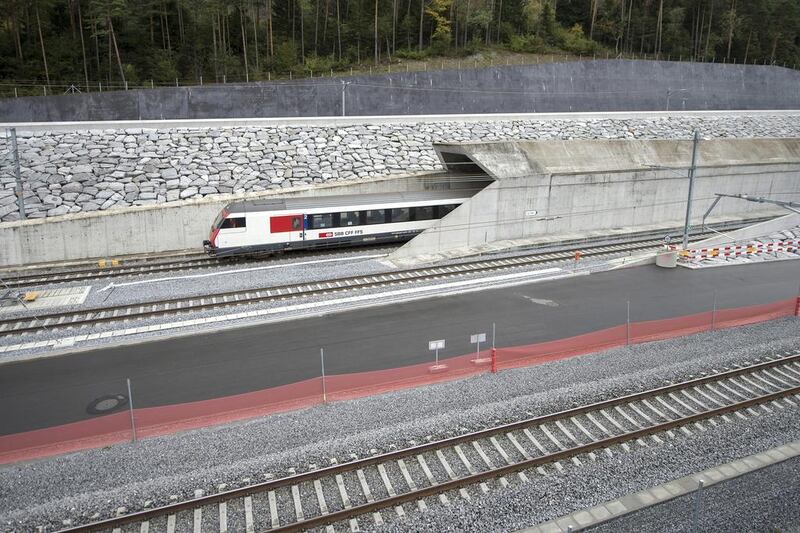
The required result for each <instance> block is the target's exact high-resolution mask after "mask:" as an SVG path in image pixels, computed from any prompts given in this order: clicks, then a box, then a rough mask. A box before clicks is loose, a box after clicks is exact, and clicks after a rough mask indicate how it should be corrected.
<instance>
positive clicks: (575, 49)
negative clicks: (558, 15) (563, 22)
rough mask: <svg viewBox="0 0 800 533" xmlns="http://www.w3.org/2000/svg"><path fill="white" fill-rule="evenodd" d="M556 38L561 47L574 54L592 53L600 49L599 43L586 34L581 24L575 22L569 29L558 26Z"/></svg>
mask: <svg viewBox="0 0 800 533" xmlns="http://www.w3.org/2000/svg"><path fill="white" fill-rule="evenodd" d="M556 39H557V41H558V44H559V47H560V48H562V49H564V50H566V51H567V52H572V53H573V54H582V55H592V54H594V53H596V52H597V51H598V50H599V47H598V45H597V43H596V42H594V41H592V40H590V39H588V38H587V37H586V36H585V35H584V33H583V28H581V25H580V24H575V25H574V26H573V27H571V28H570V29H569V30H566V29H564V28H561V27H559V28H557V29H556Z"/></svg>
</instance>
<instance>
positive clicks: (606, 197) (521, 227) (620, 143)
mask: <svg viewBox="0 0 800 533" xmlns="http://www.w3.org/2000/svg"><path fill="white" fill-rule="evenodd" d="M434 149H435V150H436V152H437V154H438V156H439V159H440V161H441V162H442V164H443V165H444V167H445V168H446V174H448V175H449V176H450V177H451V179H452V180H454V182H456V181H458V180H459V179H460V181H458V182H459V184H460V185H459V186H462V187H463V186H467V187H475V188H480V190H479V191H478V192H476V193H475V194H474V196H472V197H471V199H470V200H469V201H467V202H465V203H464V204H462V205H461V206H459V207H458V208H457V209H455V210H453V211H452V212H451V213H449V214H448V215H447V216H446V217H445V218H443V219H441V220H439V221H437V223H436V224H435V225H434V226H433V227H431V228H429V229H427V230H425V231H424V232H422V233H421V234H419V235H418V236H416V237H415V238H414V239H412V240H411V241H409V242H408V243H406V244H405V245H404V246H402V247H401V248H399V249H398V250H396V251H395V252H393V253H392V254H391V255H390V256H389V257H388V258H387V262H388V263H390V264H393V265H395V266H399V267H405V266H413V265H415V264H420V263H426V262H432V261H437V260H441V259H447V258H452V257H461V256H468V255H474V254H478V253H485V252H487V251H500V250H503V249H510V248H519V247H524V246H534V245H544V244H558V243H560V242H564V241H567V240H585V239H589V238H603V237H608V236H611V235H615V236H623V235H626V234H632V233H635V232H643V231H653V232H657V231H662V230H663V231H671V230H672V229H673V228H676V227H679V226H682V225H683V218H684V216H685V213H686V201H687V196H688V185H689V180H688V177H687V169H688V167H689V165H690V162H691V150H692V141H691V140H672V139H669V140H668V139H656V140H638V139H619V140H618V139H614V140H609V139H593V140H568V141H567V140H541V141H540V140H525V141H496V142H469V143H462V144H435V145H434ZM798 172H800V139H798V138H770V139H709V140H702V141H701V142H700V146H699V160H698V165H697V169H696V172H695V191H694V201H693V218H692V221H691V223H692V225H693V226H698V225H700V224H701V217H702V215H703V213H704V212H705V211H706V210H707V208H708V206H709V204H710V202H711V201H713V199H714V198H715V194H716V193H728V194H750V195H755V196H759V195H761V196H765V197H767V198H770V199H776V200H791V199H792V198H793V197H794V196H796V195H798V194H800V181H798V180H797V178H796V176H797V173H798ZM478 184H480V186H478ZM775 191H778V192H775ZM782 214H784V212H783V211H782V210H781V209H780V208H776V207H774V206H768V205H764V204H746V203H744V202H743V203H731V204H729V205H727V206H726V207H725V208H724V209H722V210H718V211H716V212H715V214H714V217H713V218H710V219H709V220H708V223H721V222H740V221H747V220H749V219H756V218H763V217H770V216H778V215H782Z"/></svg>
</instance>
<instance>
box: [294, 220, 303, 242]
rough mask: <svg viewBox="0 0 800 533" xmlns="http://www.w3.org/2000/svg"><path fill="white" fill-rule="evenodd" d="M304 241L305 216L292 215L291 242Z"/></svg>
mask: <svg viewBox="0 0 800 533" xmlns="http://www.w3.org/2000/svg"><path fill="white" fill-rule="evenodd" d="M304 240H306V231H305V215H292V242H299V241H304Z"/></svg>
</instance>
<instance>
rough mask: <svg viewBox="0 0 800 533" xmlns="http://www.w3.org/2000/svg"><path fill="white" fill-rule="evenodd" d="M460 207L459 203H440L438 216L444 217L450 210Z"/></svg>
mask: <svg viewBox="0 0 800 533" xmlns="http://www.w3.org/2000/svg"><path fill="white" fill-rule="evenodd" d="M456 207H458V204H449V205H440V206H439V208H438V210H439V213H438V214H437V216H436V218H444V217H446V216H447V215H448V213H450V211H452V210H454V209H455V208H456Z"/></svg>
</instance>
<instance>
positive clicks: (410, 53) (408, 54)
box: [394, 48, 428, 61]
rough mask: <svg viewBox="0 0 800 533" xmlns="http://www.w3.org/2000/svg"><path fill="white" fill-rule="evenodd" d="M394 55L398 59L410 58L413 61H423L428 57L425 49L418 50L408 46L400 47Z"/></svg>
mask: <svg viewBox="0 0 800 533" xmlns="http://www.w3.org/2000/svg"><path fill="white" fill-rule="evenodd" d="M394 56H395V57H398V58H400V59H411V60H414V61H424V60H425V59H426V58H427V57H428V53H427V52H426V51H422V52H419V51H417V50H412V49H409V48H401V49H399V50H397V51H396V52H395V53H394Z"/></svg>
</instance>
